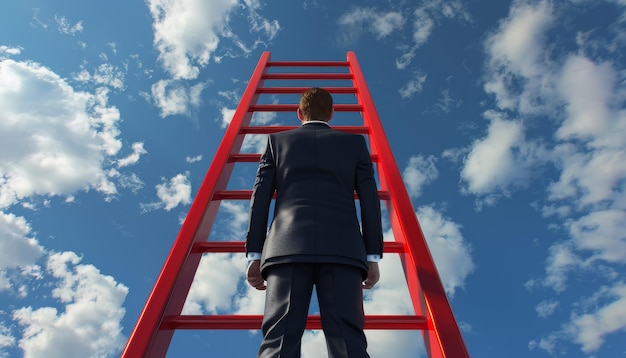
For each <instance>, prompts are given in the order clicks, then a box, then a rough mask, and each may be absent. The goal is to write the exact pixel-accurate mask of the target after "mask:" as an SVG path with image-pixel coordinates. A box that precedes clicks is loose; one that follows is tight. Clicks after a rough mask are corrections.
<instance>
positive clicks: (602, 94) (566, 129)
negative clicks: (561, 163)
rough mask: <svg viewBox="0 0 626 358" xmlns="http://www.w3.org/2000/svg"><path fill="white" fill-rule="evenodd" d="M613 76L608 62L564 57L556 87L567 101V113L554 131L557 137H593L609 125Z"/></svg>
mask: <svg viewBox="0 0 626 358" xmlns="http://www.w3.org/2000/svg"><path fill="white" fill-rule="evenodd" d="M615 79H616V73H615V71H614V70H613V67H612V66H611V65H610V64H609V63H602V64H599V65H596V64H595V63H593V62H592V61H591V60H589V59H588V58H586V57H583V56H578V55H575V56H570V57H569V58H568V59H567V60H566V61H565V64H564V65H563V69H562V72H561V75H560V81H559V91H560V93H561V94H562V96H563V98H564V99H565V101H566V103H567V108H568V117H567V118H566V120H565V121H564V122H563V124H562V125H561V127H560V128H559V130H558V131H557V136H558V138H559V139H571V138H583V139H585V138H589V137H591V138H593V137H596V136H599V135H600V136H603V135H604V134H605V133H606V131H607V130H608V129H610V124H611V120H612V118H611V117H612V113H611V110H610V106H611V101H612V99H613V94H614V87H615ZM621 139H623V138H621ZM621 143H623V142H621Z"/></svg>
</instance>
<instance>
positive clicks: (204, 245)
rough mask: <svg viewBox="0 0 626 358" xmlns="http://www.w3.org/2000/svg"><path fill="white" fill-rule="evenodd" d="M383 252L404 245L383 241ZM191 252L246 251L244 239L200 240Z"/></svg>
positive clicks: (402, 249) (402, 248)
mask: <svg viewBox="0 0 626 358" xmlns="http://www.w3.org/2000/svg"><path fill="white" fill-rule="evenodd" d="M383 244H384V245H383V249H384V251H383V252H386V253H395V254H401V253H404V252H405V246H404V244H403V243H401V242H397V241H385V242H384V243H383ZM191 252H194V253H224V252H225V253H235V252H246V242H245V241H202V242H196V243H194V244H193V248H192V249H191Z"/></svg>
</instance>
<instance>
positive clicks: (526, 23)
mask: <svg viewBox="0 0 626 358" xmlns="http://www.w3.org/2000/svg"><path fill="white" fill-rule="evenodd" d="M553 22H554V13H553V9H552V5H551V2H549V1H540V2H537V3H534V4H531V3H526V2H523V1H517V2H514V3H513V5H512V6H511V10H510V13H509V16H508V17H507V18H506V19H504V20H502V21H501V22H500V26H499V28H498V30H497V31H495V32H494V33H493V34H492V35H491V36H490V37H489V38H488V39H487V40H486V42H485V46H486V51H487V54H488V55H489V60H488V61H489V62H488V66H489V72H488V79H487V80H486V82H485V85H484V88H485V91H486V92H487V93H491V94H493V95H494V96H495V98H496V101H497V105H498V107H500V108H501V109H509V110H510V109H513V110H519V111H521V112H522V113H537V112H538V111H540V110H546V108H547V107H546V105H545V96H550V93H551V91H552V87H553V85H552V83H553V79H552V76H550V72H549V71H550V68H549V64H548V63H547V59H546V58H545V56H546V55H545V54H544V51H543V50H544V46H545V43H544V41H545V38H546V34H545V32H546V31H547V30H548V28H549V27H550V26H551V25H552V23H553ZM548 107H549V106H548Z"/></svg>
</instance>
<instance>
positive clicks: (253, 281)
mask: <svg viewBox="0 0 626 358" xmlns="http://www.w3.org/2000/svg"><path fill="white" fill-rule="evenodd" d="M246 278H247V279H248V283H249V284H250V286H252V287H254V288H256V289H257V290H265V288H266V287H265V280H263V276H261V260H252V261H250V263H249V264H248V271H247V272H246Z"/></svg>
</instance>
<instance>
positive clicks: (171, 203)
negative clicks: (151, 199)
mask: <svg viewBox="0 0 626 358" xmlns="http://www.w3.org/2000/svg"><path fill="white" fill-rule="evenodd" d="M188 175H189V173H185V174H178V175H176V176H174V177H173V178H171V179H170V181H169V184H168V183H167V182H164V183H162V184H157V186H156V190H157V196H158V197H159V199H161V203H160V204H161V205H162V206H163V208H164V209H165V210H166V211H170V210H172V209H174V208H175V207H177V206H178V205H180V204H183V205H186V204H189V203H191V184H190V183H189V178H188Z"/></svg>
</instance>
